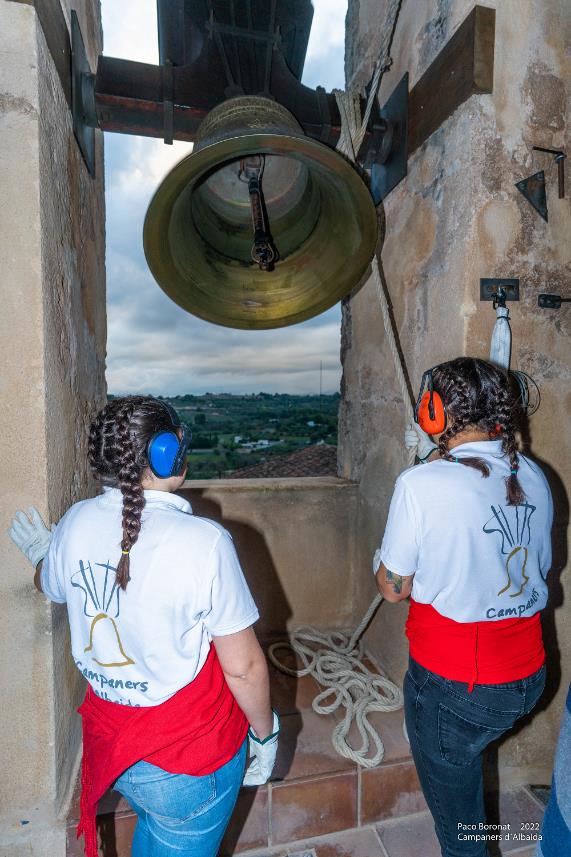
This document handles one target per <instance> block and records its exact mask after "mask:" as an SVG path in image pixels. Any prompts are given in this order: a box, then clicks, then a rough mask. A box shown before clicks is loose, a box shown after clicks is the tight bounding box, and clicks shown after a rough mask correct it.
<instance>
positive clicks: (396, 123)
mask: <svg viewBox="0 0 571 857" xmlns="http://www.w3.org/2000/svg"><path fill="white" fill-rule="evenodd" d="M380 115H381V118H382V119H385V120H386V122H387V123H388V128H387V132H386V133H387V134H390V135H391V139H390V148H389V150H388V152H387V151H386V146H385V145H383V146H381V149H380V151H379V155H378V157H377V158H375V156H374V155H373V159H372V163H371V193H372V195H373V199H374V200H375V203H376V204H377V205H378V203H379V202H380V201H381V200H382V199H385V198H386V197H387V196H388V195H389V193H390V192H391V191H392V190H393V188H395V187H396V186H397V185H398V184H399V182H401V181H402V180H403V179H404V177H405V176H406V172H407V161H408V142H407V141H408V73H407V74H405V75H404V76H403V77H402V78H401V81H400V83H398V84H397V86H396V87H395V89H394V90H393V92H392V94H391V96H390V98H389V100H388V101H387V103H386V104H385V106H384V107H382V108H381V112H380ZM385 136H386V135H385Z"/></svg>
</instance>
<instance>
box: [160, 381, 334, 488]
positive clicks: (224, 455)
mask: <svg viewBox="0 0 571 857" xmlns="http://www.w3.org/2000/svg"><path fill="white" fill-rule="evenodd" d="M159 398H164V400H165V401H166V402H168V403H169V404H171V405H172V406H173V407H174V408H175V409H176V411H177V412H178V414H179V415H180V417H181V419H182V420H183V422H185V423H186V424H187V425H188V426H189V428H190V429H191V430H192V442H191V452H190V455H189V468H188V478H189V479H220V478H223V477H224V476H226V475H227V474H228V473H230V472H231V471H233V470H237V469H238V468H241V467H249V466H252V465H254V464H258V463H260V462H262V461H267V460H268V458H269V457H270V456H273V455H286V454H287V453H289V452H293V451H294V450H296V449H299V448H300V447H304V446H308V445H309V444H314V443H319V442H323V443H327V444H331V445H333V446H336V445H337V415H338V411H339V398H340V396H339V393H335V394H333V395H322V396H318V395H314V396H291V395H287V394H278V393H256V394H252V395H248V396H235V395H230V394H228V393H221V394H213V393H206V394H205V395H201V396H195V395H191V394H187V395H181V396H174V397H168V396H165V397H161V396H159Z"/></svg>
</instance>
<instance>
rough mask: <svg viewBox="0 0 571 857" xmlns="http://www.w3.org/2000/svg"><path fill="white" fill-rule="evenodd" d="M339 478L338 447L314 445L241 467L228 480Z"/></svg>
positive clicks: (227, 475)
mask: <svg viewBox="0 0 571 857" xmlns="http://www.w3.org/2000/svg"><path fill="white" fill-rule="evenodd" d="M300 476H337V447H336V446H332V445H331V444H327V443H319V444H312V445H311V446H305V447H303V449H298V450H296V451H295V452H291V453H289V454H288V455H274V456H272V457H271V458H270V459H268V461H264V462H261V463H260V464H253V465H252V466H250V467H240V468H238V469H237V470H232V471H231V472H230V473H227V474H226V475H225V478H226V479H264V478H266V479H278V478H280V477H300Z"/></svg>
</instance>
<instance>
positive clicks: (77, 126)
mask: <svg viewBox="0 0 571 857" xmlns="http://www.w3.org/2000/svg"><path fill="white" fill-rule="evenodd" d="M87 75H91V68H90V67H89V60H88V59H87V53H86V50H85V45H84V43H83V36H82V35H81V30H80V28H79V21H78V19H77V14H76V13H75V11H74V10H73V9H72V10H71V104H72V113H73V133H74V134H75V139H76V140H77V143H78V145H79V148H80V150H81V154H82V155H83V160H84V161H85V165H86V167H87V169H88V170H89V173H90V175H92V176H94V175H95V130H94V128H93V127H91V126H89V125H88V124H87V122H86V116H85V105H84V81H85V78H86V76H87Z"/></svg>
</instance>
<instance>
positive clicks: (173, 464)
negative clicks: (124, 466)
mask: <svg viewBox="0 0 571 857" xmlns="http://www.w3.org/2000/svg"><path fill="white" fill-rule="evenodd" d="M161 405H162V406H163V408H164V409H165V411H166V412H167V414H168V415H169V420H170V422H171V425H172V427H173V428H174V429H177V428H182V437H181V438H179V436H178V434H177V433H176V432H175V431H169V430H168V429H161V431H158V432H156V433H155V434H154V435H153V436H152V438H151V439H150V441H149V443H148V444H147V458H148V460H149V467H150V468H151V470H152V472H153V473H154V474H155V476H158V477H159V479H168V478H169V476H179V475H180V474H181V473H182V472H183V471H184V468H185V465H186V453H187V450H188V446H189V444H190V439H191V437H192V434H191V432H190V431H189V430H188V429H187V428H186V426H183V425H182V423H181V421H180V419H179V416H178V414H177V412H176V411H175V409H174V408H171V406H170V405H167V403H166V402H161Z"/></svg>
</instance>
